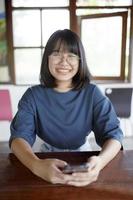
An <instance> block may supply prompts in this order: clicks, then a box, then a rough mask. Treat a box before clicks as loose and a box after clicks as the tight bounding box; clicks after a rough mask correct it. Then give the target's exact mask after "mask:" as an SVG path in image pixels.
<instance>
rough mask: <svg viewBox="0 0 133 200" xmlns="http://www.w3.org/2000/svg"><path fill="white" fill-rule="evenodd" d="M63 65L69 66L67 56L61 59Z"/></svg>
mask: <svg viewBox="0 0 133 200" xmlns="http://www.w3.org/2000/svg"><path fill="white" fill-rule="evenodd" d="M61 63H63V64H68V62H67V56H65V55H62V57H61Z"/></svg>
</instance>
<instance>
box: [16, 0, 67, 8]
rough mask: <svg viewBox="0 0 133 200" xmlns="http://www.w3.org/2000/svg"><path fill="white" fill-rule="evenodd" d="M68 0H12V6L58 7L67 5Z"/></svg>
mask: <svg viewBox="0 0 133 200" xmlns="http://www.w3.org/2000/svg"><path fill="white" fill-rule="evenodd" d="M68 3H69V0H58V1H56V0H13V1H12V5H13V6H14V7H21V6H22V7H46V6H48V7H58V6H68Z"/></svg>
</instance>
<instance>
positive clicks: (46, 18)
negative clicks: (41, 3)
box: [42, 9, 70, 46]
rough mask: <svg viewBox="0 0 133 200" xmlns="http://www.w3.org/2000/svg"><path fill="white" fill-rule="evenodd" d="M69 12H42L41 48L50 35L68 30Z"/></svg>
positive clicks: (64, 10)
mask: <svg viewBox="0 0 133 200" xmlns="http://www.w3.org/2000/svg"><path fill="white" fill-rule="evenodd" d="M69 20H70V19H69V11H68V10H66V9H63V10H43V11H42V30H43V34H42V35H43V46H45V45H46V42H47V40H48V38H49V37H50V35H51V34H52V33H53V32H54V31H56V30H58V29H65V28H69Z"/></svg>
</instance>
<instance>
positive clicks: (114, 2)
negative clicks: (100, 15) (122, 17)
mask: <svg viewBox="0 0 133 200" xmlns="http://www.w3.org/2000/svg"><path fill="white" fill-rule="evenodd" d="M76 4H77V6H121V5H123V6H128V5H131V4H132V0H77V2H76Z"/></svg>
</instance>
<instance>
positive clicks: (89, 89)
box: [84, 83, 106, 104]
mask: <svg viewBox="0 0 133 200" xmlns="http://www.w3.org/2000/svg"><path fill="white" fill-rule="evenodd" d="M84 91H85V93H87V94H88V97H89V98H91V100H92V101H93V103H94V104H97V103H98V102H100V101H103V100H105V99H106V96H105V94H104V92H103V91H102V90H101V89H100V87H99V86H98V85H96V84H94V83H89V84H87V85H86V87H85V88H84Z"/></svg>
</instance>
